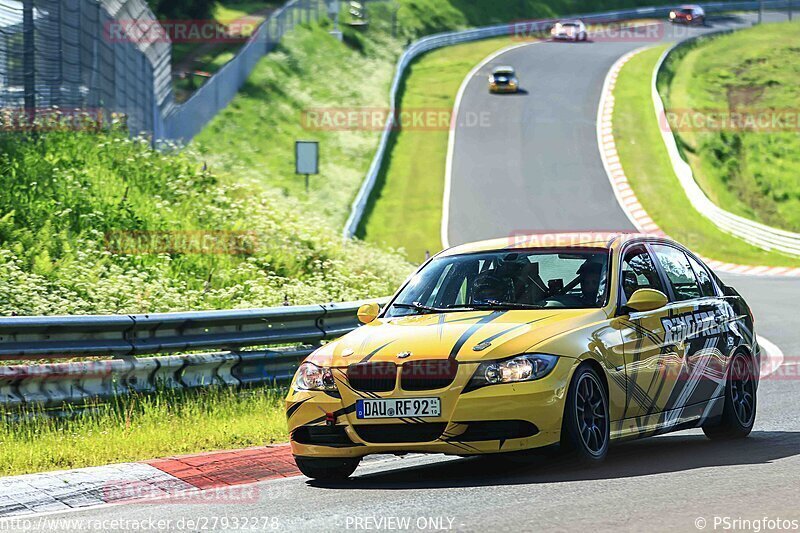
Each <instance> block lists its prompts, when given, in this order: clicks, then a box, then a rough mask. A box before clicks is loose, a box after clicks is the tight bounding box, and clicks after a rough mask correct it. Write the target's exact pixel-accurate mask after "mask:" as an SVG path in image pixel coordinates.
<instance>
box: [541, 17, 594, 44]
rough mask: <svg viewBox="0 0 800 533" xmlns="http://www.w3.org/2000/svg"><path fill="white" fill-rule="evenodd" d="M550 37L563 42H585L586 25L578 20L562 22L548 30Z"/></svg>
mask: <svg viewBox="0 0 800 533" xmlns="http://www.w3.org/2000/svg"><path fill="white" fill-rule="evenodd" d="M550 36H551V37H552V38H553V39H558V40H564V41H585V40H586V36H587V35H586V25H585V24H584V23H583V22H582V21H580V20H562V21H559V22H556V24H555V26H553V27H552V28H551V29H550Z"/></svg>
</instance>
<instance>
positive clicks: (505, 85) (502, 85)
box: [489, 65, 520, 93]
mask: <svg viewBox="0 0 800 533" xmlns="http://www.w3.org/2000/svg"><path fill="white" fill-rule="evenodd" d="M519 88H520V87H519V79H518V78H517V73H516V71H514V67H509V66H505V65H504V66H500V67H495V68H494V69H492V74H491V75H490V76H489V92H490V93H516V92H519Z"/></svg>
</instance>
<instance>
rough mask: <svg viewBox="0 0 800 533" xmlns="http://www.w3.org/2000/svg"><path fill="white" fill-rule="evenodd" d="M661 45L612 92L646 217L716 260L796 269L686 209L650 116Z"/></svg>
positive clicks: (621, 143) (631, 65) (637, 60)
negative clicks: (654, 72)
mask: <svg viewBox="0 0 800 533" xmlns="http://www.w3.org/2000/svg"><path fill="white" fill-rule="evenodd" d="M665 48H666V47H665V46H659V47H655V48H652V49H650V50H647V51H645V52H642V53H640V54H639V55H637V56H635V57H634V58H633V59H631V60H630V61H629V62H628V63H626V64H625V66H624V67H623V69H622V71H621V72H620V75H619V78H618V80H617V84H616V87H615V89H614V102H615V105H614V116H613V121H614V137H615V140H616V144H617V151H618V152H619V156H620V160H621V163H622V166H623V168H624V169H625V174H626V175H627V177H628V179H629V180H630V183H631V186H632V187H633V189H634V190H635V192H636V196H637V197H638V199H639V201H640V202H641V203H642V205H643V206H644V208H645V210H646V211H647V213H648V214H649V215H650V216H651V217H652V218H653V220H654V221H655V222H656V223H657V224H658V225H659V226H660V227H661V229H663V230H664V231H665V232H666V233H667V234H668V235H669V236H670V237H672V238H674V239H676V240H678V241H681V242H683V243H684V244H686V245H687V246H689V247H690V248H692V249H693V250H695V251H697V252H698V253H700V254H702V255H704V256H705V257H709V258H712V259H717V260H720V261H728V262H734V263H739V264H750V265H771V266H797V260H796V259H792V258H789V257H786V256H783V255H780V254H776V253H770V252H766V251H764V250H761V249H759V248H756V247H753V246H751V245H749V244H747V243H745V242H744V241H742V240H739V239H736V238H734V237H731V236H730V235H728V234H726V233H723V232H721V231H720V230H718V229H717V228H716V226H714V225H713V224H712V223H711V222H710V221H709V220H708V219H707V218H705V217H704V216H702V215H701V214H700V213H698V212H697V211H695V210H694V208H693V207H692V206H691V205H690V204H689V202H688V200H687V199H686V196H685V194H684V192H683V189H682V188H681V186H680V183H679V182H678V179H677V177H676V176H675V174H674V172H673V170H672V165H671V162H670V160H669V156H668V155H667V151H666V148H665V147H664V142H663V141H662V139H661V132H660V129H659V125H658V121H657V120H656V117H655V113H654V111H653V103H652V99H651V94H650V90H651V89H650V82H651V77H652V74H653V69H654V68H655V65H656V62H657V61H658V58H659V57H660V55H661V54H662V53H663V51H664V49H665Z"/></svg>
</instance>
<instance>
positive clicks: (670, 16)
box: [669, 11, 675, 19]
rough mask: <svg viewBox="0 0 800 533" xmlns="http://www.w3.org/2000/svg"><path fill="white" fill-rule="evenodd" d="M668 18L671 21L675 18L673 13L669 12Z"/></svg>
mask: <svg viewBox="0 0 800 533" xmlns="http://www.w3.org/2000/svg"><path fill="white" fill-rule="evenodd" d="M669 18H671V19H674V18H675V12H674V11H670V12H669Z"/></svg>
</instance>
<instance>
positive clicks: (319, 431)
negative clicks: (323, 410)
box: [292, 425, 355, 448]
mask: <svg viewBox="0 0 800 533" xmlns="http://www.w3.org/2000/svg"><path fill="white" fill-rule="evenodd" d="M292 439H293V440H294V441H295V442H298V443H300V444H315V445H317V446H330V447H333V448H346V447H349V446H355V443H353V441H352V440H350V437H348V436H347V432H346V431H345V429H344V426H327V425H325V426H300V427H299V428H297V429H295V430H294V431H293V432H292Z"/></svg>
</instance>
